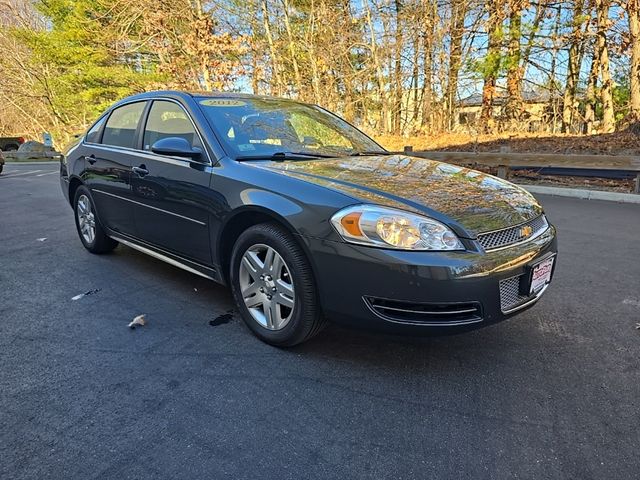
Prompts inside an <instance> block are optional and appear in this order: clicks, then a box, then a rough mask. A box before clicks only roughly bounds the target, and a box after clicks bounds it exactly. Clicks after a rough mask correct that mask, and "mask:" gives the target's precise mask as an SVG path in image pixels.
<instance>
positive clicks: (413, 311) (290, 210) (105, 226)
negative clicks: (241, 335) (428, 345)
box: [61, 92, 556, 346]
mask: <svg viewBox="0 0 640 480" xmlns="http://www.w3.org/2000/svg"><path fill="white" fill-rule="evenodd" d="M61 184H62V190H63V192H64V194H65V196H66V197H67V199H68V200H69V203H70V205H71V206H72V208H73V209H74V213H75V219H76V226H77V229H78V234H79V237H80V240H81V242H82V243H83V245H84V246H85V248H87V249H88V250H89V251H91V252H93V253H105V252H109V251H111V250H112V249H114V248H115V247H116V246H117V245H118V244H119V243H122V244H124V245H127V246H129V247H132V248H135V249H138V250H140V251H142V252H144V253H147V254H149V255H152V256H154V257H156V258H159V259H161V260H164V261H166V262H168V263H170V264H172V265H175V266H177V267H180V268H183V269H185V270H188V271H190V272H193V273H195V274H198V275H201V276H204V277H206V278H209V279H211V280H215V281H217V282H221V283H226V284H229V285H230V286H231V289H232V291H233V295H234V298H235V300H236V303H237V308H238V311H239V313H240V314H241V315H242V318H243V319H244V321H245V322H246V324H247V325H248V326H249V328H250V329H251V330H252V331H253V332H254V333H255V334H256V335H257V336H258V337H259V338H261V339H262V340H264V341H266V342H268V343H271V344H273V345H278V346H289V345H295V344H297V343H300V342H303V341H305V340H307V339H309V338H310V337H312V336H313V335H314V334H316V333H317V332H318V331H320V329H321V328H322V327H323V325H324V323H325V320H326V319H329V320H336V321H342V322H347V323H349V324H352V325H357V326H362V327H365V328H369V329H379V330H387V331H393V332H397V333H402V332H404V333H409V334H423V333H450V332H459V331H464V330H469V329H473V328H478V327H482V326H485V325H489V324H491V323H495V322H498V321H500V320H503V319H505V318H507V317H509V316H510V315H513V314H515V313H517V312H521V311H523V310H524V309H526V308H528V307H531V306H532V305H533V304H534V303H535V302H537V301H538V300H539V299H540V297H541V296H542V295H543V293H544V292H545V290H546V289H547V287H548V285H549V283H550V281H551V279H552V276H553V271H554V267H555V263H556V262H555V258H556V233H555V229H554V227H553V226H551V225H550V224H549V223H548V221H547V219H546V217H545V215H544V212H543V209H542V207H541V206H540V205H539V204H538V203H537V202H536V200H535V199H534V198H533V197H532V196H531V195H530V194H529V193H527V192H526V191H524V190H523V189H521V188H519V187H517V186H515V185H513V184H511V183H509V182H506V181H504V180H500V179H498V178H495V177H492V176H490V175H487V174H484V173H480V172H477V171H474V170H470V169H466V168H461V167H457V166H453V165H449V164H446V163H440V162H435V161H429V160H425V159H418V158H412V157H410V156H406V155H397V154H392V153H390V152H387V151H385V150H384V149H383V148H382V147H381V146H380V145H378V144H377V143H376V142H374V141H373V140H371V139H370V138H369V137H367V136H366V135H365V134H364V133H362V132H360V131H359V130H357V129H356V128H354V127H353V126H351V125H349V124H348V123H346V122H345V121H343V120H341V119H340V118H338V117H336V116H335V115H333V114H331V113H330V112H328V111H326V110H324V109H322V108H320V107H318V106H315V105H307V104H302V103H298V102H294V101H290V100H282V99H274V98H265V97H257V96H251V95H232V94H202V93H185V92H151V93H145V94H142V95H137V96H133V97H129V98H126V99H125V100H122V101H121V102H119V103H117V104H115V105H114V106H113V107H111V108H110V109H109V110H108V111H107V112H105V113H104V115H102V116H101V117H100V118H99V119H98V120H97V121H96V122H95V124H94V125H93V126H92V127H91V128H90V129H89V130H88V131H87V133H86V134H85V135H83V136H82V137H81V138H79V139H78V141H77V142H76V143H75V144H73V145H71V146H70V147H69V148H68V149H67V151H66V152H65V154H64V157H63V159H62V165H61Z"/></svg>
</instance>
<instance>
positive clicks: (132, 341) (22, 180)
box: [0, 164, 640, 480]
mask: <svg viewBox="0 0 640 480" xmlns="http://www.w3.org/2000/svg"><path fill="white" fill-rule="evenodd" d="M56 171H57V166H56V164H50V165H15V164H7V165H6V167H5V173H3V174H2V175H1V176H0V478H2V479H33V478H38V479H43V478H52V479H62V478H64V479H83V480H84V479H91V478H100V479H111V478H113V479H126V478H180V479H195V478H207V479H225V478H230V479H244V478H246V479H258V478H259V479H267V478H277V479H315V478H319V479H359V478H371V479H386V478H393V479H467V478H468V479H485V478H486V479H502V478H505V479H507V478H508V479H511V478H523V479H529V478H532V479H631V478H638V475H639V472H640V448H639V447H640V410H639V408H640V368H639V367H640V330H637V329H636V326H637V324H638V323H640V205H632V204H616V203H612V202H600V201H595V200H591V201H587V200H579V199H572V198H560V197H551V196H540V197H539V198H540V200H541V202H542V203H543V205H544V206H545V208H546V211H547V214H548V216H549V218H550V220H551V221H552V222H553V223H555V224H556V226H557V227H558V231H559V249H560V253H559V256H558V265H557V271H556V277H555V281H554V283H553V284H552V286H551V287H550V288H549V289H548V291H547V294H546V295H545V297H544V298H543V299H542V300H541V301H540V302H539V304H538V305H537V306H535V307H534V308H533V309H531V310H529V311H527V312H525V313H523V314H522V315H520V316H518V317H516V318H513V319H512V320H509V321H507V322H503V323H501V324H498V325H495V326H491V327H487V328H485V329H482V330H478V331H475V332H472V333H467V334H463V335H457V336H449V337H438V338H412V337H398V336H385V335H379V334H371V333H366V332H361V331H354V330H347V329H344V328H341V327H337V326H330V327H329V328H327V329H326V330H325V331H324V332H322V333H321V334H320V335H319V336H318V337H317V338H315V339H314V340H312V341H310V342H308V343H306V344H303V345H300V346H298V347H296V348H293V349H288V350H280V349H276V348H273V347H270V346H268V345H265V344H263V343H261V342H260V341H259V340H257V339H256V338H255V337H253V336H252V335H251V334H250V333H249V331H248V329H247V328H246V327H245V326H244V325H243V324H242V322H241V321H240V320H239V318H237V316H231V317H230V318H229V317H222V319H220V318H219V317H220V316H221V315H224V314H226V313H228V312H229V311H230V310H231V309H232V308H233V305H232V299H231V295H230V294H229V292H228V290H227V289H226V288H224V287H221V286H218V285H216V284H214V283H213V282H210V281H207V280H205V279H202V278H200V277H197V276H195V275H192V274H189V273H187V272H184V271H182V270H179V269H177V268H175V267H172V266H170V265H167V264H165V263H162V262H160V261H158V260H155V259H153V258H150V257H148V256H145V255H144V254H142V253H138V252H136V251H134V250H132V249H130V248H127V247H123V246H120V247H118V248H117V249H116V251H115V252H113V253H112V254H109V255H102V256H96V255H92V254H90V253H88V252H86V251H85V250H84V248H83V247H82V245H81V243H80V241H79V239H78V237H77V234H76V231H75V227H74V222H73V215H72V211H71V209H70V207H69V205H68V204H67V203H66V202H65V200H64V198H63V196H62V193H61V191H60V186H59V183H58V176H57V174H56V173H55V172H56ZM87 292H91V293H90V294H89V295H84V296H80V295H81V294H84V293H87ZM78 296H80V297H79V298H77V297H78ZM74 297H76V298H77V299H76V300H73V298H74ZM142 313H145V314H147V319H148V324H147V325H146V326H144V327H138V328H136V329H135V330H130V329H129V328H127V324H128V323H129V322H130V321H131V320H132V319H133V317H135V316H136V315H139V314H142ZM216 318H218V319H219V320H218V321H214V322H212V323H213V324H214V325H211V324H210V322H211V321H212V320H214V319H216ZM227 320H229V321H227Z"/></svg>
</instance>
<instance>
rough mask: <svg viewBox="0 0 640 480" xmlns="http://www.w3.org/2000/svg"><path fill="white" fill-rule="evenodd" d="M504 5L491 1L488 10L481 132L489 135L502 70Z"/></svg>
mask: <svg viewBox="0 0 640 480" xmlns="http://www.w3.org/2000/svg"><path fill="white" fill-rule="evenodd" d="M501 9H502V4H500V3H498V2H494V1H492V0H489V1H488V3H487V10H488V11H489V20H488V25H487V33H488V35H489V46H488V49H487V57H486V59H485V65H484V84H483V86H482V110H481V111H480V130H481V131H482V132H484V133H489V132H490V131H491V130H492V128H493V127H492V125H491V123H492V121H493V100H494V98H495V95H496V80H497V77H498V69H499V68H500V43H501V39H500V30H501V28H500V27H501V26H502V13H501V12H502V10H501Z"/></svg>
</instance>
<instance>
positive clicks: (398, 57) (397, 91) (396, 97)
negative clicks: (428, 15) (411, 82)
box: [393, 0, 404, 135]
mask: <svg viewBox="0 0 640 480" xmlns="http://www.w3.org/2000/svg"><path fill="white" fill-rule="evenodd" d="M394 4H395V11H396V30H395V52H394V72H393V78H394V88H393V133H395V134H396V135H397V134H399V133H400V132H401V121H402V46H403V42H404V38H403V35H402V28H403V27H402V0H394Z"/></svg>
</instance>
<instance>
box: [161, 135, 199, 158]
mask: <svg viewBox="0 0 640 480" xmlns="http://www.w3.org/2000/svg"><path fill="white" fill-rule="evenodd" d="M151 151H152V152H153V153H157V154H158V155H171V156H174V157H187V158H198V157H200V155H202V150H201V149H199V148H197V147H192V146H191V144H190V143H189V142H188V141H186V140H185V139H184V138H182V137H165V138H161V139H160V140H158V141H157V142H156V143H154V144H153V145H151Z"/></svg>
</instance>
